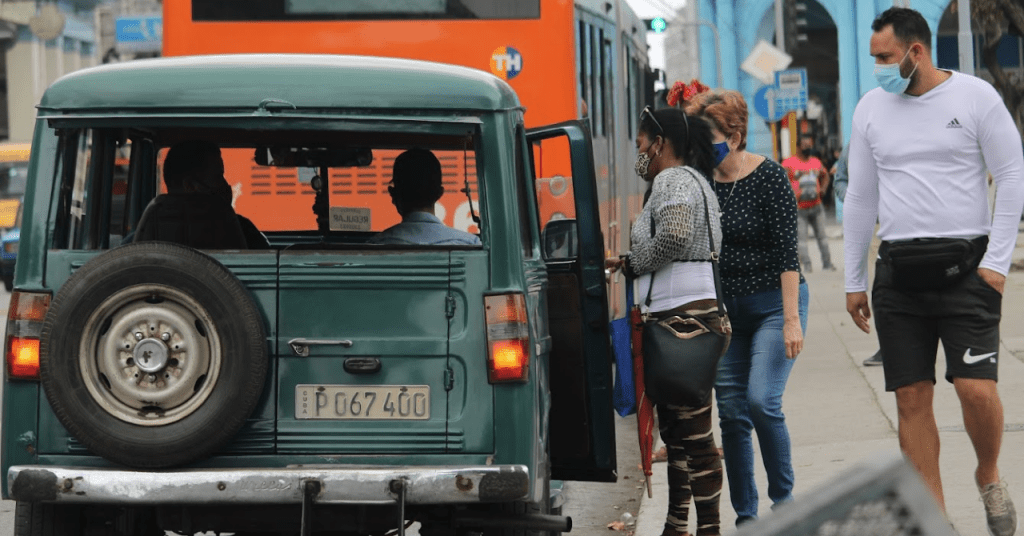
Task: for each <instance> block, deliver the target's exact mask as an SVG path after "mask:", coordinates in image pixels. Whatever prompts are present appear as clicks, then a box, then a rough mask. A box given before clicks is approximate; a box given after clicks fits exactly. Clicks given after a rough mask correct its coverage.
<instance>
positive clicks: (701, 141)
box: [605, 107, 727, 536]
mask: <svg viewBox="0 0 1024 536" xmlns="http://www.w3.org/2000/svg"><path fill="white" fill-rule="evenodd" d="M636 147H637V150H638V152H639V154H638V155H637V160H636V166H635V167H636V173H637V175H639V176H640V177H641V178H642V179H643V180H644V181H646V182H648V183H649V186H648V192H649V196H648V197H647V200H646V202H645V203H644V207H643V209H642V210H641V211H640V214H639V215H638V216H637V218H636V222H635V223H634V225H633V229H632V231H631V234H630V252H629V254H628V255H626V256H624V257H623V258H621V259H619V258H615V259H608V260H607V261H606V263H605V265H606V267H608V268H609V269H611V270H617V269H619V268H623V269H624V270H626V271H627V272H628V273H629V275H630V276H631V277H633V278H636V279H637V281H638V287H639V288H638V289H637V293H636V294H635V295H636V296H650V299H651V301H650V304H649V306H648V308H649V311H648V312H649V313H651V314H653V315H655V316H658V317H662V316H670V314H671V313H675V314H692V315H695V316H697V315H699V316H700V318H701V319H702V320H704V321H706V322H707V323H708V324H709V325H710V326H711V327H712V328H713V329H718V330H727V327H726V326H722V322H721V319H720V318H719V316H718V301H717V299H716V294H715V279H714V274H713V272H712V267H711V238H712V237H709V236H708V229H709V224H710V229H711V232H712V234H713V235H714V236H713V238H714V244H715V245H716V246H718V245H719V244H721V243H722V235H721V228H720V226H719V223H718V217H717V216H718V215H719V210H718V204H717V202H716V199H715V196H714V192H713V191H712V189H711V186H710V181H709V180H708V179H707V176H708V175H710V174H711V173H712V172H713V169H714V167H713V158H714V157H713V153H712V147H711V130H710V128H709V126H708V124H707V123H706V122H705V121H703V120H701V119H700V118H697V117H687V116H686V115H685V114H684V113H683V112H682V111H681V110H678V109H675V108H667V109H662V110H657V111H652V110H651V109H650V107H648V108H645V109H644V111H643V113H642V114H640V126H639V132H638V133H637V136H636ZM709 213H710V215H711V221H710V222H709V221H708V214H709ZM718 249H720V246H719V248H718ZM655 402H657V401H655ZM656 408H657V413H658V428H659V429H660V432H661V439H662V441H664V442H665V445H666V446H667V450H668V486H669V507H668V515H667V516H666V520H665V528H664V531H663V532H662V534H663V536H681V535H686V536H688V534H689V533H688V532H687V530H688V519H687V518H688V516H689V511H690V500H691V497H692V499H693V502H694V506H695V509H696V511H697V523H696V526H697V530H696V535H697V536H717V535H719V534H721V521H720V517H719V502H720V500H721V495H722V460H721V457H720V456H719V454H718V447H717V446H716V445H715V438H714V434H713V433H712V424H711V400H708V401H707V404H705V405H703V406H700V407H683V406H673V405H669V404H663V403H658V404H657V406H656Z"/></svg>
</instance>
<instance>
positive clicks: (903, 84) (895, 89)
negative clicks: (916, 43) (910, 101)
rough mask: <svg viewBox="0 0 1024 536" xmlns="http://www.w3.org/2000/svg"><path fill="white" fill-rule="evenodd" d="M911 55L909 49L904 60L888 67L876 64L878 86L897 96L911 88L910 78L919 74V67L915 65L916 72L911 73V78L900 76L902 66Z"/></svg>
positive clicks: (887, 65)
mask: <svg viewBox="0 0 1024 536" xmlns="http://www.w3.org/2000/svg"><path fill="white" fill-rule="evenodd" d="M909 55H910V50H909V49H908V50H907V53H906V54H904V55H903V59H901V60H900V61H897V62H896V63H889V64H886V65H879V64H875V79H876V80H878V85H879V86H881V87H882V89H884V90H886V91H888V92H889V93H893V94H896V95H902V94H903V93H904V92H906V91H907V88H908V87H910V77H911V76H914V73H915V72H917V65H916V64H915V65H914V70H913V71H910V76H908V77H906V78H903V75H901V74H900V64H901V63H903V60H905V59H907V56H909Z"/></svg>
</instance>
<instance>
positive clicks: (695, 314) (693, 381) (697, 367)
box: [643, 189, 732, 407]
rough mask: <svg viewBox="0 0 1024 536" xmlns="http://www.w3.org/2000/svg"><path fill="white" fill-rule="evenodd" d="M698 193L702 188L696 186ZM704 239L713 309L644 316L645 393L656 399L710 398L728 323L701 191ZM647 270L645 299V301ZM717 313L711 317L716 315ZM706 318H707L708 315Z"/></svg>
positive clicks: (694, 401)
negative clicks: (708, 249) (711, 278)
mask: <svg viewBox="0 0 1024 536" xmlns="http://www.w3.org/2000/svg"><path fill="white" fill-rule="evenodd" d="M701 193H702V194H703V193H704V190H703V189H701ZM704 213H705V214H706V216H707V225H708V241H709V242H710V244H711V270H712V273H713V274H714V278H715V296H716V298H717V301H718V306H717V309H708V310H706V311H690V312H689V314H687V313H676V312H669V313H665V314H661V315H657V314H650V313H648V314H647V315H645V316H644V324H643V359H644V388H645V390H646V396H647V397H649V398H650V399H651V400H652V401H654V403H656V404H670V405H673V406H687V407H701V406H705V405H707V403H708V401H709V400H710V398H711V389H712V388H713V387H714V385H715V377H716V375H717V373H718V361H719V360H720V359H721V358H722V356H723V355H725V351H726V350H727V349H728V347H729V340H730V338H731V333H732V329H731V327H730V326H729V317H728V316H727V315H726V311H725V305H724V304H723V303H722V283H721V281H720V278H719V274H718V253H715V238H714V235H713V234H712V232H711V212H710V211H709V210H708V200H707V196H706V195H705V197H704ZM651 236H654V215H653V214H652V215H651ZM653 288H654V273H651V282H650V287H649V288H648V289H647V301H646V305H647V307H648V310H649V309H650V306H651V289H653ZM716 317H717V318H716ZM709 320H711V321H709Z"/></svg>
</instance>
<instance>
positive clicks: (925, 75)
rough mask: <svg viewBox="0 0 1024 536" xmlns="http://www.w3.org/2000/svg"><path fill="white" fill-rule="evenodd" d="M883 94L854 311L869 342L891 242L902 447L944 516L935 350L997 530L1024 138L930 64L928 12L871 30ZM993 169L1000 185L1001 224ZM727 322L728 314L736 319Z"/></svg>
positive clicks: (891, 343) (854, 148)
mask: <svg viewBox="0 0 1024 536" xmlns="http://www.w3.org/2000/svg"><path fill="white" fill-rule="evenodd" d="M871 29H872V30H874V33H873V34H872V36H871V55H872V56H873V57H874V58H875V76H876V78H877V79H878V83H879V85H880V86H881V87H880V88H877V89H874V90H872V91H869V92H868V93H867V94H865V95H864V97H863V98H862V99H861V100H860V102H859V103H858V104H857V108H856V111H855V112H854V116H853V136H852V138H851V141H850V153H849V172H850V184H849V188H848V190H847V192H846V203H845V205H846V206H845V209H844V210H845V214H844V218H843V220H844V222H843V227H844V233H843V234H844V237H845V253H846V293H847V294H846V308H847V310H848V311H849V313H850V316H852V317H853V320H854V322H855V323H856V324H857V326H858V327H860V329H862V330H863V331H865V332H870V325H869V323H868V322H869V320H870V318H871V307H869V306H868V297H867V260H868V256H867V252H868V247H869V245H870V243H871V238H872V234H873V230H874V228H875V220H876V217H877V219H878V222H879V227H878V237H879V238H880V239H881V240H882V242H881V245H880V247H879V255H878V260H877V261H876V263H875V280H874V285H873V287H872V296H871V298H872V305H873V307H874V311H875V315H876V321H875V327H876V329H877V330H878V341H879V346H880V347H881V351H882V354H883V355H884V356H885V359H884V360H883V363H882V366H883V369H884V372H885V387H886V390H888V391H894V392H895V393H896V406H897V409H898V413H899V440H900V448H901V449H902V450H903V452H904V454H906V456H907V457H908V458H909V459H910V461H911V462H912V463H913V464H914V466H915V467H916V468H917V470H918V471H919V472H920V474H921V476H922V477H923V479H924V481H925V483H926V484H927V485H928V487H929V489H930V490H931V492H932V493H933V494H934V496H935V499H936V500H937V501H938V503H939V505H940V506H942V507H943V508H944V500H943V493H942V482H941V478H940V474H939V432H938V427H937V425H936V422H935V415H934V413H933V409H932V399H933V396H934V389H935V359H936V350H937V347H938V344H939V342H941V343H942V345H943V350H944V353H945V355H946V380H947V381H949V382H951V383H952V384H953V386H954V389H955V390H956V394H957V396H958V397H959V399H960V405H961V407H962V410H963V415H964V427H965V428H966V430H967V434H968V435H969V436H970V438H971V443H972V444H973V446H974V450H975V454H976V455H977V458H978V466H977V469H976V470H975V474H974V476H975V484H976V485H977V487H978V490H979V491H980V493H981V497H982V499H983V502H984V508H985V516H986V519H987V523H988V528H989V531H990V532H991V533H992V534H995V535H997V536H1008V535H1011V534H1013V533H1014V532H1015V530H1016V526H1017V516H1016V511H1015V509H1014V506H1013V502H1012V501H1011V500H1010V495H1009V493H1008V492H1007V490H1006V484H1005V482H1002V481H1001V480H1000V475H999V468H998V465H997V462H998V459H999V450H1000V446H1001V445H1002V434H1003V408H1002V402H1001V401H1000V398H999V393H998V391H997V389H996V380H997V365H998V357H999V321H1000V317H1001V311H1000V309H1001V303H1002V292H1003V286H1004V283H1005V281H1006V273H1007V272H1008V270H1009V267H1010V260H1011V258H1010V256H1011V252H1012V250H1013V247H1014V245H1015V243H1016V239H1017V226H1018V222H1019V219H1020V214H1021V210H1022V207H1024V175H1022V174H1024V156H1022V147H1021V138H1020V135H1019V133H1018V132H1017V129H1016V127H1015V125H1014V123H1013V120H1012V119H1011V116H1010V114H1009V112H1008V111H1007V109H1006V106H1005V105H1004V104H1003V101H1002V99H1001V98H1000V97H999V94H998V93H997V92H996V91H995V90H994V89H993V88H992V86H991V85H989V84H988V83H987V82H985V81H983V80H980V79H978V78H975V77H973V76H969V75H966V74H962V73H958V72H953V71H945V70H940V69H937V68H936V67H935V66H934V65H933V64H932V60H931V58H932V51H931V43H932V35H931V30H930V29H929V28H928V24H927V22H925V19H924V17H922V16H921V14H920V13H918V12H917V11H914V10H912V9H907V8H895V7H894V8H891V9H888V10H886V11H885V12H883V13H882V14H881V15H879V17H878V18H877V19H875V21H874V23H873V24H872V26H871ZM986 168H987V169H988V172H991V174H992V176H993V177H994V181H995V183H996V186H997V193H996V200H995V214H994V216H993V214H992V212H991V210H990V208H989V202H988V185H987V183H986ZM730 313H731V311H730Z"/></svg>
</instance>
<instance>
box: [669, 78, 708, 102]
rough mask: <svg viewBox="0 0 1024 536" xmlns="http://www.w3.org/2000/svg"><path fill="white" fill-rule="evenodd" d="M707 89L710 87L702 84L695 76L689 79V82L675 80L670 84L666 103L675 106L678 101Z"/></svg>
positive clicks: (688, 98) (690, 97)
mask: <svg viewBox="0 0 1024 536" xmlns="http://www.w3.org/2000/svg"><path fill="white" fill-rule="evenodd" d="M709 90H711V88H709V87H708V86H705V85H704V84H702V83H701V81H700V80H697V79H696V78H694V79H693V80H690V83H689V84H684V83H682V82H679V81H677V82H676V83H675V84H672V89H670V90H668V97H667V100H668V105H669V106H676V105H677V104H679V103H680V101H682V102H685V101H688V100H690V99H692V98H694V97H695V96H697V95H699V94H701V93H704V92H705V91H709Z"/></svg>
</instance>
